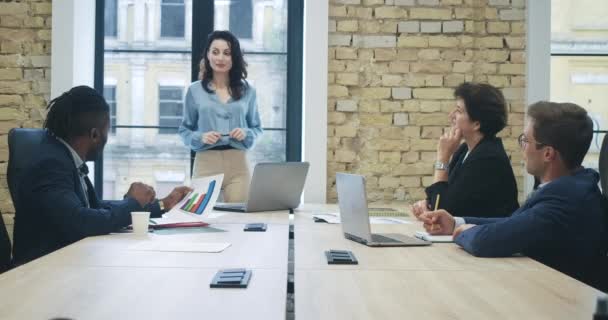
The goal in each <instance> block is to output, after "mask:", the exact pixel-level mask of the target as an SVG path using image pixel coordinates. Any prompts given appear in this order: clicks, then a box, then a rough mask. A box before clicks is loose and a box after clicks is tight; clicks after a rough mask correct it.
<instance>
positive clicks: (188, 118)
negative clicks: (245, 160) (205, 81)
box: [178, 81, 262, 152]
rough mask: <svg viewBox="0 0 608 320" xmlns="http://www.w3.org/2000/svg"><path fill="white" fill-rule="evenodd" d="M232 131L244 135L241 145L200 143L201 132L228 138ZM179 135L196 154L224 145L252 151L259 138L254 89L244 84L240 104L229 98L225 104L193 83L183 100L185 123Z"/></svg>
mask: <svg viewBox="0 0 608 320" xmlns="http://www.w3.org/2000/svg"><path fill="white" fill-rule="evenodd" d="M235 128H242V129H243V130H244V131H245V135H246V136H245V139H244V140H243V141H237V140H236V139H232V138H230V137H229V136H222V137H221V138H220V139H219V140H218V141H217V142H216V143H215V144H206V143H203V138H202V137H203V133H204V132H208V131H217V132H219V133H221V134H228V133H230V131H232V129H235ZM178 133H179V135H180V136H181V137H182V140H183V141H184V144H186V146H188V147H190V148H191V149H192V150H193V151H195V152H196V151H203V150H207V149H210V148H213V147H218V146H227V145H228V146H231V147H233V148H236V149H241V150H247V149H251V147H253V144H254V142H255V139H256V138H257V137H258V136H259V135H261V134H262V127H261V122H260V114H259V113H258V104H257V99H256V93H255V89H254V88H253V87H252V86H251V85H249V84H247V85H246V87H245V89H244V92H243V96H242V97H241V98H240V99H239V100H233V99H232V98H230V99H228V102H226V103H225V104H224V103H222V102H221V101H220V100H219V98H218V96H217V95H216V94H215V93H207V91H205V90H203V86H202V84H201V81H195V82H193V83H192V84H191V85H190V87H189V88H188V92H186V97H185V98H184V119H183V120H182V124H181V125H180V126H179V129H178Z"/></svg>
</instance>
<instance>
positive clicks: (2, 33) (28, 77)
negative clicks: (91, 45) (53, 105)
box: [0, 0, 51, 235]
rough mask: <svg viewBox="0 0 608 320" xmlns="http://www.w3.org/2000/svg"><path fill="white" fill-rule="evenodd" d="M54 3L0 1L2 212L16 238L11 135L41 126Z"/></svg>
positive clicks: (48, 81)
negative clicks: (11, 191) (10, 177)
mask: <svg viewBox="0 0 608 320" xmlns="http://www.w3.org/2000/svg"><path fill="white" fill-rule="evenodd" d="M50 66H51V0H42V1H35V0H22V1H19V0H14V1H1V2H0V211H1V212H2V217H3V218H4V222H5V223H6V224H7V229H8V230H9V234H11V235H12V227H13V226H12V225H13V214H14V212H15V210H14V208H13V204H12V201H11V197H10V194H9V191H8V186H7V183H6V168H7V161H8V143H7V141H8V140H7V133H8V131H9V130H10V129H11V128H15V127H40V126H41V124H42V119H43V116H44V108H45V106H46V104H47V101H48V99H49V94H50V76H51V69H50Z"/></svg>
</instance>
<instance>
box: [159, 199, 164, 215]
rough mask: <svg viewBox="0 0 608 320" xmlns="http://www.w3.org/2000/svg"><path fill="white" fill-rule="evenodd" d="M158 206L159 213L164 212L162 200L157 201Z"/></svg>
mask: <svg viewBox="0 0 608 320" xmlns="http://www.w3.org/2000/svg"><path fill="white" fill-rule="evenodd" d="M158 206H159V207H160V211H161V212H165V204H164V203H163V200H160V199H158Z"/></svg>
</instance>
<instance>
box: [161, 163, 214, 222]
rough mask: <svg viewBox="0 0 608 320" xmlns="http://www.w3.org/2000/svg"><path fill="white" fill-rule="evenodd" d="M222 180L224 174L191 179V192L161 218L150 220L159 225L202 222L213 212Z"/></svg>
mask: <svg viewBox="0 0 608 320" xmlns="http://www.w3.org/2000/svg"><path fill="white" fill-rule="evenodd" d="M223 180H224V174H218V175H215V176H208V177H203V178H196V179H192V181H191V183H190V187H191V188H192V189H193V191H192V192H190V193H189V194H188V195H187V196H186V197H184V199H182V201H180V202H179V203H178V204H176V205H175V206H174V207H173V208H172V209H171V210H170V211H169V212H167V213H165V214H164V215H163V216H162V218H159V219H152V220H153V221H154V222H156V223H159V224H163V223H176V222H193V221H201V220H203V219H204V218H206V215H207V214H208V213H209V212H210V211H211V210H213V206H214V205H215V202H216V201H217V197H218V196H219V194H220V189H221V187H222V181H223Z"/></svg>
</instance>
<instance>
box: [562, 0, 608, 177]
mask: <svg viewBox="0 0 608 320" xmlns="http://www.w3.org/2000/svg"><path fill="white" fill-rule="evenodd" d="M607 16H608V1H593V0H576V1H574V0H552V1H551V100H552V101H556V102H574V103H576V104H578V105H580V106H581V107H584V108H585V109H587V111H588V112H589V115H590V116H591V118H592V119H593V122H594V130H595V134H594V136H593V141H592V143H591V147H590V149H589V153H588V154H587V157H586V158H585V160H584V163H583V165H585V166H586V167H589V168H594V169H596V170H597V168H598V160H599V150H600V147H601V145H602V140H603V139H604V136H605V132H606V130H608V20H607V19H606V17H607Z"/></svg>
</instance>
